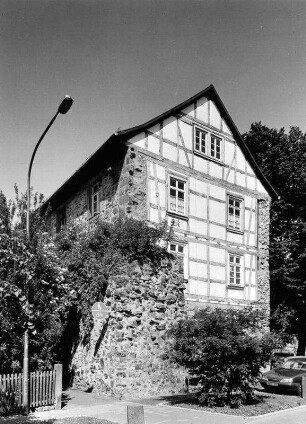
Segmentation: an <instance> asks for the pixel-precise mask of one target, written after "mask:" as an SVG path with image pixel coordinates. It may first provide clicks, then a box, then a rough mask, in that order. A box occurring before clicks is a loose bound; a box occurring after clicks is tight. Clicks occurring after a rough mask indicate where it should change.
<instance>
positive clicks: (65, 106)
mask: <svg viewBox="0 0 306 424" xmlns="http://www.w3.org/2000/svg"><path fill="white" fill-rule="evenodd" d="M72 103H73V99H72V98H71V97H70V96H65V98H64V100H63V101H62V103H61V104H60V105H59V107H58V110H57V112H56V114H55V115H54V116H53V118H52V119H51V121H50V123H49V125H48V126H47V128H46V129H45V131H44V132H43V134H42V136H41V137H40V139H39V140H38V142H37V144H36V146H35V149H34V151H33V153H32V157H31V160H30V165H29V169H28V181H27V215H26V222H27V223H26V231H27V240H28V241H30V205H31V195H30V190H31V188H30V187H31V185H30V184H31V171H32V165H33V161H34V157H35V154H36V151H37V149H38V147H39V145H40V143H41V142H42V140H43V138H44V136H45V135H46V134H47V132H48V131H49V129H50V127H51V125H52V124H53V122H54V121H55V119H56V118H57V115H58V114H59V113H61V114H62V115H65V114H66V113H67V112H68V110H69V109H70V108H71V106H72ZM25 296H26V299H27V300H26V311H27V312H28V308H29V296H28V283H27V281H26V282H25ZM22 398H23V401H22V404H23V408H24V411H25V413H26V414H28V413H29V330H28V326H27V325H26V327H25V330H24V349H23V388H22Z"/></svg>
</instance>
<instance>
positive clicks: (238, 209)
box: [227, 195, 243, 231]
mask: <svg viewBox="0 0 306 424" xmlns="http://www.w3.org/2000/svg"><path fill="white" fill-rule="evenodd" d="M242 206H243V200H242V199H240V198H239V197H234V196H231V195H229V196H228V206H227V207H228V211H227V227H228V228H229V229H230V230H236V231H243V222H242V216H243V213H242V212H243V210H242Z"/></svg>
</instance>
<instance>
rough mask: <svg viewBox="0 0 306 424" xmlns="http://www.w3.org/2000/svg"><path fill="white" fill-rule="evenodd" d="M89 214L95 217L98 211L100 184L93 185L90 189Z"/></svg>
mask: <svg viewBox="0 0 306 424" xmlns="http://www.w3.org/2000/svg"><path fill="white" fill-rule="evenodd" d="M90 209H91V214H92V215H96V214H97V213H99V211H100V183H99V182H98V183H95V184H93V185H92V186H91V188H90Z"/></svg>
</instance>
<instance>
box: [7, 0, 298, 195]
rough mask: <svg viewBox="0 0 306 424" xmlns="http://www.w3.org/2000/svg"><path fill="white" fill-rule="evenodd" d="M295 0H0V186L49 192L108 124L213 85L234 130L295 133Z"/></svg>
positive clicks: (136, 118)
mask: <svg viewBox="0 0 306 424" xmlns="http://www.w3.org/2000/svg"><path fill="white" fill-rule="evenodd" d="M305 22H306V1H304V0H301V1H298V0H292V1H291V0H264V1H263V0H1V2H0V86H1V89H0V131H1V135H0V190H2V191H3V192H4V194H5V195H6V196H7V198H8V199H9V198H13V197H14V184H15V183H16V184H17V185H18V187H19V190H20V191H21V192H25V190H26V180H27V170H28V166H29V162H30V158H31V155H32V152H33V149H34V147H35V145H36V143H37V141H38V139H39V137H40V136H41V134H42V133H43V131H44V129H45V128H46V126H47V125H48V123H49V121H50V120H51V118H52V117H53V116H54V114H55V113H56V111H57V108H58V105H59V104H60V102H61V101H62V99H63V98H64V96H65V95H66V94H69V95H70V96H71V97H72V98H73V99H74V104H73V106H72V108H71V110H70V111H69V113H68V114H67V115H59V116H58V117H57V119H56V121H55V122H54V124H53V126H52V127H51V129H50V130H49V132H48V133H47V135H46V136H45V138H44V140H43V142H42V144H41V145H40V147H39V149H38V151H37V154H36V156H35V160H34V165H33V169H32V178H31V185H32V186H33V189H34V191H37V192H39V193H43V194H44V195H45V197H46V198H47V197H49V196H50V195H51V194H52V193H53V192H54V191H55V190H56V189H57V188H58V187H59V186H60V185H61V184H62V183H63V182H64V181H65V180H66V179H67V178H68V177H69V176H70V175H71V174H73V172H74V171H75V170H76V169H77V168H78V167H79V166H80V165H81V164H82V163H83V162H85V161H86V159H87V158H88V157H89V156H90V155H91V154H92V153H94V152H95V151H96V150H97V149H98V148H99V147H100V146H101V144H103V142H104V141H105V140H106V139H107V138H108V137H109V136H110V135H111V134H112V133H113V132H114V131H116V130H117V129H118V128H120V129H126V128H129V127H132V126H134V125H138V124H141V123H143V122H145V121H147V120H149V119H151V118H153V117H155V116H157V115H159V114H161V113H162V112H164V111H166V110H168V109H170V108H172V107H173V106H176V105H177V104H179V103H181V102H182V101H184V100H186V99H187V98H189V97H191V96H193V95H194V94H196V93H198V92H199V91H201V90H203V89H204V88H206V87H207V86H209V85H210V84H214V86H215V88H216V90H217V91H218V93H219V95H220V97H221V99H222V101H223V103H224V104H225V106H226V108H227V110H228V112H229V113H230V115H231V117H232V119H233V120H234V122H235V123H236V125H237V127H238V129H239V130H240V132H241V133H243V132H245V131H247V130H249V128H250V125H251V123H252V122H255V121H261V122H262V123H264V124H265V125H267V126H269V127H273V128H278V129H279V128H281V127H285V128H286V130H288V129H289V127H290V126H291V125H297V126H299V127H300V128H301V129H302V131H303V132H305V131H306V24H305Z"/></svg>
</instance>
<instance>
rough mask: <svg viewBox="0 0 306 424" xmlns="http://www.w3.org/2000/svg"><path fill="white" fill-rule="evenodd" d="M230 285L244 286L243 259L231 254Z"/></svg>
mask: <svg viewBox="0 0 306 424" xmlns="http://www.w3.org/2000/svg"><path fill="white" fill-rule="evenodd" d="M229 284H231V285H233V286H236V285H237V286H241V285H242V257H241V256H240V255H235V254H232V253H229Z"/></svg>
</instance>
